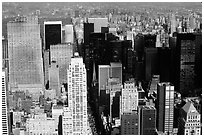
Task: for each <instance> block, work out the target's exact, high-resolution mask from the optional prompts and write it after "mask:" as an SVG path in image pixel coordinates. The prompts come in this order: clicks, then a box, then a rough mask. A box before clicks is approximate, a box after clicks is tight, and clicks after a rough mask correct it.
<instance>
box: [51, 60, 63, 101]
mask: <svg viewBox="0 0 204 137" xmlns="http://www.w3.org/2000/svg"><path fill="white" fill-rule="evenodd" d="M48 71H49V88H50V89H54V90H55V92H56V95H57V97H60V96H61V91H60V81H59V66H58V64H57V63H56V62H55V61H52V63H51V66H50V68H49V69H48Z"/></svg>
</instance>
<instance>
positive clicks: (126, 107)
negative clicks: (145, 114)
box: [121, 80, 138, 114]
mask: <svg viewBox="0 0 204 137" xmlns="http://www.w3.org/2000/svg"><path fill="white" fill-rule="evenodd" d="M121 98H122V102H121V114H123V113H124V112H128V113H131V112H132V111H135V110H137V106H138V92H137V86H136V85H135V81H133V80H130V81H126V82H125V83H124V86H123V89H122V97H121Z"/></svg>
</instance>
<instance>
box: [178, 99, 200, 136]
mask: <svg viewBox="0 0 204 137" xmlns="http://www.w3.org/2000/svg"><path fill="white" fill-rule="evenodd" d="M200 120H201V115H200V114H199V113H198V111H197V110H196V108H195V107H194V106H193V103H192V102H187V103H186V104H185V105H184V106H183V107H182V109H181V110H180V117H179V118H178V135H202V130H201V121H200Z"/></svg>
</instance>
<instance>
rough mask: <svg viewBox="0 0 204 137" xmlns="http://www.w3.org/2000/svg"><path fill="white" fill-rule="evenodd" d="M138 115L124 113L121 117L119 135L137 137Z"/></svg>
mask: <svg viewBox="0 0 204 137" xmlns="http://www.w3.org/2000/svg"><path fill="white" fill-rule="evenodd" d="M138 126H139V124H138V114H137V113H124V114H123V115H122V116H121V135H138V131H139V130H138Z"/></svg>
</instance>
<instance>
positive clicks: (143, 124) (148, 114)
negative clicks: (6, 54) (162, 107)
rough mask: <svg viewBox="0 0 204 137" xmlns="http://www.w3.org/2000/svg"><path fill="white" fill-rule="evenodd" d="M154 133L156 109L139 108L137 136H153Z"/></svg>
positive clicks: (150, 107) (148, 107)
mask: <svg viewBox="0 0 204 137" xmlns="http://www.w3.org/2000/svg"><path fill="white" fill-rule="evenodd" d="M155 133H156V108H155V107H154V106H140V107H139V134H140V135H155Z"/></svg>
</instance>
